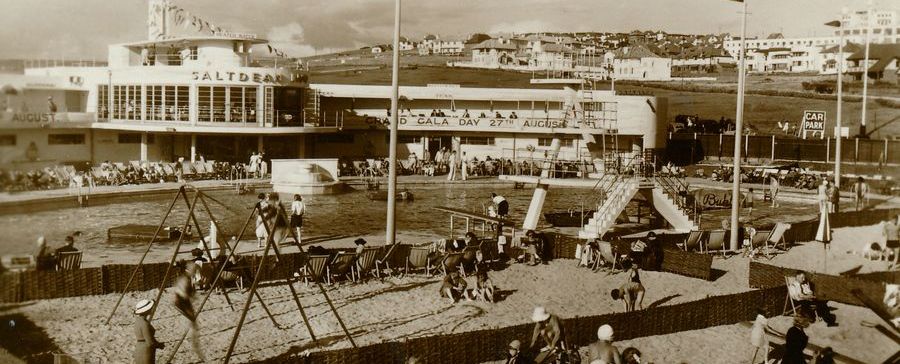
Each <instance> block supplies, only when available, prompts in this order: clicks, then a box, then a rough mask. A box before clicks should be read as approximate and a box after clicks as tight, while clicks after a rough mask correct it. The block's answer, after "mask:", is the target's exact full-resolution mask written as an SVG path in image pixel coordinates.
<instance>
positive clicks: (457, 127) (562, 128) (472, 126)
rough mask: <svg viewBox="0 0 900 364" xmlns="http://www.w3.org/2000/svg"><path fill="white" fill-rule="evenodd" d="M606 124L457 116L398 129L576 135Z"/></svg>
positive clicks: (404, 122)
mask: <svg viewBox="0 0 900 364" xmlns="http://www.w3.org/2000/svg"><path fill="white" fill-rule="evenodd" d="M366 124H368V125H369V126H384V127H389V126H390V120H389V119H384V118H374V117H369V118H366ZM607 124H608V122H607V121H600V120H585V121H582V122H574V121H569V120H563V119H532V118H521V119H494V118H457V117H424V116H401V117H400V125H399V129H400V130H448V131H478V132H491V131H493V132H517V133H518V132H522V133H580V132H583V131H584V129H588V130H590V131H592V132H596V131H598V130H604V129H605V126H606V125H607Z"/></svg>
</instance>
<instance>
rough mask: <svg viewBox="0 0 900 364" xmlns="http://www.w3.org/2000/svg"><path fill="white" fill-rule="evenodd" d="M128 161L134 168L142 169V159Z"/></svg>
mask: <svg viewBox="0 0 900 364" xmlns="http://www.w3.org/2000/svg"><path fill="white" fill-rule="evenodd" d="M128 163H129V164H131V166H132V167H134V169H141V161H130V162H128Z"/></svg>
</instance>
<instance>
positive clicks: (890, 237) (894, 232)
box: [883, 219, 900, 268]
mask: <svg viewBox="0 0 900 364" xmlns="http://www.w3.org/2000/svg"><path fill="white" fill-rule="evenodd" d="M883 234H884V246H885V248H887V249H890V250H891V251H893V252H894V262H893V263H891V267H892V268H893V267H896V266H897V263H898V261H900V226H898V225H897V220H896V219H888V220H887V221H885V222H884V230H883Z"/></svg>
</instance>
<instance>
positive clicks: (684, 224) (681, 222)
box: [652, 186, 700, 233]
mask: <svg viewBox="0 0 900 364" xmlns="http://www.w3.org/2000/svg"><path fill="white" fill-rule="evenodd" d="M652 195H653V207H654V208H655V209H656V211H657V212H659V214H660V215H661V216H662V217H663V218H664V219H666V221H668V222H669V224H670V225H672V227H673V228H674V229H675V230H676V231H678V232H683V233H686V232H689V231H691V230H699V229H700V227H699V226H697V224H696V223H694V221H693V220H691V218H690V216H689V215H688V214H687V213H685V211H683V210H682V209H681V208H679V207H678V204H676V203H675V201H673V200H672V197H670V196H669V195H668V194H667V193H666V192H665V191H664V190H663V189H662V188H661V187H658V186H657V187H654V188H653V192H652Z"/></svg>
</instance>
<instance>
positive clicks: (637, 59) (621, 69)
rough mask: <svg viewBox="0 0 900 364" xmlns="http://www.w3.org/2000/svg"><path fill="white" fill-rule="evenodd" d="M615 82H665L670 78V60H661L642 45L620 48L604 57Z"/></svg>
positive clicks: (661, 58)
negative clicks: (611, 67) (610, 66)
mask: <svg viewBox="0 0 900 364" xmlns="http://www.w3.org/2000/svg"><path fill="white" fill-rule="evenodd" d="M606 58H607V59H608V60H611V63H612V66H613V77H615V79H617V80H643V81H666V80H670V79H671V78H672V59H670V58H663V57H660V56H659V55H657V54H656V53H653V52H652V51H650V50H649V49H647V47H645V46H643V45H636V46H628V47H622V48H620V49H617V50H615V51H612V52H608V53H607V55H606Z"/></svg>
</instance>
